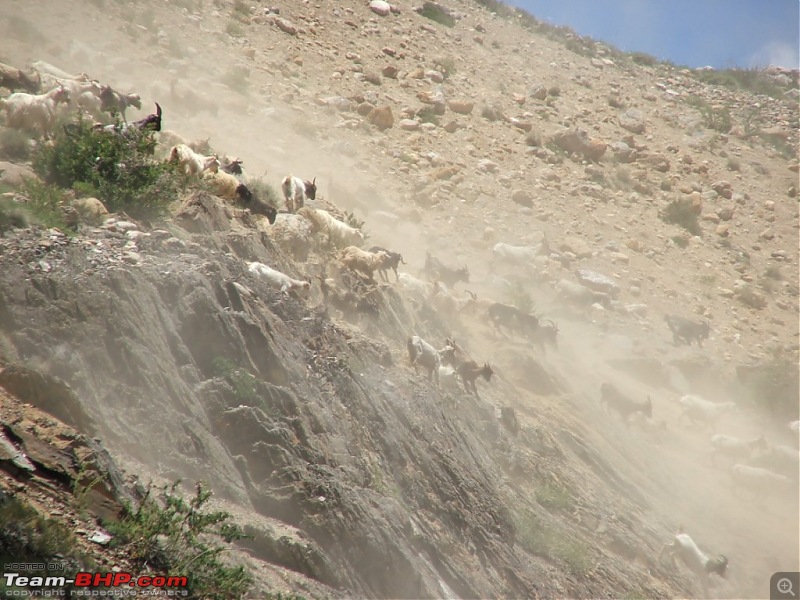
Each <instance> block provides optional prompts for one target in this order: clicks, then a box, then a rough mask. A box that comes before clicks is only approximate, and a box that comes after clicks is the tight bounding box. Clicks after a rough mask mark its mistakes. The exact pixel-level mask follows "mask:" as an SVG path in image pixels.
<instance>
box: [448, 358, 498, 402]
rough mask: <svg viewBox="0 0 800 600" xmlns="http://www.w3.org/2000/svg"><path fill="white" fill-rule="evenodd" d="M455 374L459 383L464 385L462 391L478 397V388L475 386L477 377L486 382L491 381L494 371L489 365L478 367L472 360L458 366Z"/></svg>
mask: <svg viewBox="0 0 800 600" xmlns="http://www.w3.org/2000/svg"><path fill="white" fill-rule="evenodd" d="M456 374H457V375H458V376H459V377H460V378H461V381H462V382H463V384H464V389H465V390H466V391H467V392H470V391H471V392H472V393H473V394H475V396H477V395H478V388H477V386H476V385H475V381H476V380H477V379H478V377H481V376H482V377H483V378H484V379H485V380H486V381H491V379H492V375H494V371H493V370H492V367H491V366H490V365H489V363H484V365H483V366H482V367H479V366H478V363H476V362H475V361H474V360H469V361H467V362H465V363H462V364H461V365H459V367H458V368H457V369H456Z"/></svg>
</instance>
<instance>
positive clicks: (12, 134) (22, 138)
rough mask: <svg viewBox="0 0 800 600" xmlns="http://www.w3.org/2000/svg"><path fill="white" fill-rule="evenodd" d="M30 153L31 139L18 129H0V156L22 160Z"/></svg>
mask: <svg viewBox="0 0 800 600" xmlns="http://www.w3.org/2000/svg"><path fill="white" fill-rule="evenodd" d="M30 154H31V139H30V137H28V135H27V134H26V133H25V132H23V131H20V130H19V129H11V128H10V127H7V128H5V129H2V130H0V158H4V159H7V160H12V161H13V160H17V161H23V160H27V158H28V157H29V156H30Z"/></svg>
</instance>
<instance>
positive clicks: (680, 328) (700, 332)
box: [664, 315, 711, 348]
mask: <svg viewBox="0 0 800 600" xmlns="http://www.w3.org/2000/svg"><path fill="white" fill-rule="evenodd" d="M664 320H665V321H666V322H667V327H669V330H670V331H671V332H672V342H673V343H674V344H678V343H681V342H682V343H685V344H688V345H689V346H691V345H692V341H697V345H698V346H699V347H701V348H702V347H703V340H707V339H708V335H709V334H710V333H711V325H709V323H708V321H703V322H702V323H697V322H695V321H692V320H690V319H687V318H686V317H679V316H677V315H666V316H665V317H664Z"/></svg>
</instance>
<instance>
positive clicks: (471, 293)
mask: <svg viewBox="0 0 800 600" xmlns="http://www.w3.org/2000/svg"><path fill="white" fill-rule="evenodd" d="M464 291H465V292H467V293H468V294H469V295H470V297H471V298H472V299H473V300H477V299H478V294H476V293H474V292H470V291H469V290H464Z"/></svg>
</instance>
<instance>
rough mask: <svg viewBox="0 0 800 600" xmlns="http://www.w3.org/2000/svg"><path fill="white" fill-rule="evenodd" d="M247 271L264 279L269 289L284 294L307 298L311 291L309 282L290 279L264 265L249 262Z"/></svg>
mask: <svg viewBox="0 0 800 600" xmlns="http://www.w3.org/2000/svg"><path fill="white" fill-rule="evenodd" d="M247 270H248V271H250V272H251V273H252V274H253V275H256V276H258V277H260V278H262V279H264V280H265V281H266V282H267V283H268V284H269V285H270V287H273V288H276V289H279V290H280V291H281V293H284V294H289V293H295V294H297V295H298V296H303V297H307V296H308V294H309V292H310V291H311V283H310V282H309V281H300V280H298V279H292V278H291V277H289V276H288V275H286V274H285V273H281V272H280V271H277V270H275V269H273V268H272V267H268V266H267V265H265V264H264V263H260V262H251V263H249V264H248V265H247Z"/></svg>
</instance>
